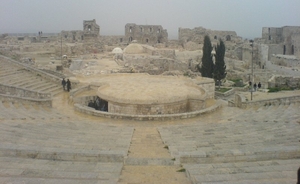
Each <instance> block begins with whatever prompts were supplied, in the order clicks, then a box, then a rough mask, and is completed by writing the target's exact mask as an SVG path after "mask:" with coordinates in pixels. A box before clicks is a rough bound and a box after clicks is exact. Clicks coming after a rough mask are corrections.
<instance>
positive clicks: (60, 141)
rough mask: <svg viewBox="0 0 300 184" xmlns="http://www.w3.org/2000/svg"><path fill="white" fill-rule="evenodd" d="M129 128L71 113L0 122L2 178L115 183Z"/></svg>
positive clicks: (129, 131)
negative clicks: (81, 118) (64, 116)
mask: <svg viewBox="0 0 300 184" xmlns="http://www.w3.org/2000/svg"><path fill="white" fill-rule="evenodd" d="M132 133H133V128H130V127H117V126H111V125H99V124H98V123H95V122H93V123H89V122H87V121H77V120H75V119H62V120H60V119H54V120H51V121H50V120H41V119H35V120H30V121H24V120H14V121H12V120H2V121H1V123H0V142H1V144H0V183H107V184H110V183H117V181H118V180H119V177H120V174H121V170H122V167H123V160H124V157H125V156H126V155H127V152H128V149H129V145H130V140H131V136H132Z"/></svg>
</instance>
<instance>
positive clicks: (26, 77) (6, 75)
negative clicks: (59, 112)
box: [0, 57, 62, 96]
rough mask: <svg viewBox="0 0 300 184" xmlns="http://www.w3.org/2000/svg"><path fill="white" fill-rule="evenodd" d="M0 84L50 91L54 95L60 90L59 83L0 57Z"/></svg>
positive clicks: (43, 91)
mask: <svg viewBox="0 0 300 184" xmlns="http://www.w3.org/2000/svg"><path fill="white" fill-rule="evenodd" d="M0 67H1V70H0V84H4V85H9V86H15V87H19V88H23V89H27V90H32V91H37V92H42V93H51V94H52V96H55V95H57V94H59V93H61V92H62V87H61V85H60V84H58V83H55V82H53V81H51V80H49V79H46V78H45V77H42V75H40V74H34V73H32V72H30V71H28V70H27V69H26V68H24V67H22V66H20V65H18V64H16V63H13V62H9V61H8V60H5V59H3V58H1V57H0Z"/></svg>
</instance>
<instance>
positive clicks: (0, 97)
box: [0, 94, 52, 107]
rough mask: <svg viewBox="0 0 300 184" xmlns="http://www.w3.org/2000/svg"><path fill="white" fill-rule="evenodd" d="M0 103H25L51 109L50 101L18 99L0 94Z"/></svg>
mask: <svg viewBox="0 0 300 184" xmlns="http://www.w3.org/2000/svg"><path fill="white" fill-rule="evenodd" d="M0 101H2V102H5V101H6V102H14V103H20V102H21V103H26V104H34V105H44V106H47V107H52V99H50V98H48V99H36V98H27V97H18V96H11V95H4V94H0Z"/></svg>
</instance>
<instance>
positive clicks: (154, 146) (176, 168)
mask: <svg viewBox="0 0 300 184" xmlns="http://www.w3.org/2000/svg"><path fill="white" fill-rule="evenodd" d="M0 66H1V67H0V68H1V69H0V84H1V88H2V89H1V95H0V97H1V102H0V127H1V128H0V131H1V134H0V140H1V144H0V183H30V184H32V183H49V184H50V183H72V184H76V183H95V184H96V183H99V184H100V183H101V184H114V183H116V184H117V183H118V184H134V183H153V184H154V183H155V184H159V183H161V184H163V183H164V184H165V183H173V184H185V183H186V184H188V183H189V184H190V183H193V184H196V183H197V184H215V183H219V184H229V183H230V184H245V183H249V184H250V183H251V184H252V183H258V184H262V183H264V184H268V183H270V184H271V183H272V184H274V183H280V184H283V183H289V184H290V183H296V180H297V179H296V178H297V169H298V168H299V166H300V133H299V132H300V113H299V108H300V103H299V101H298V102H297V101H294V102H289V103H281V104H280V105H279V104H278V105H276V104H274V105H272V104H270V105H265V106H261V107H248V108H244V109H242V108H237V107H229V106H227V103H226V102H225V101H223V108H221V109H218V110H217V111H215V112H212V113H210V114H204V115H201V116H198V117H194V118H191V119H184V120H182V119H181V120H168V121H151V122H148V121H133V120H115V119H109V118H103V117H93V116H89V115H86V114H82V113H79V112H76V111H74V106H73V102H72V101H71V100H70V98H69V93H67V92H64V91H63V90H62V87H61V85H60V80H61V76H56V75H55V73H52V74H50V73H47V72H45V71H42V70H38V69H35V68H31V67H29V66H26V65H23V64H21V63H18V62H16V61H14V60H12V59H9V58H6V57H2V56H1V59H0ZM46 75H47V76H50V77H45V76H46ZM4 88H5V89H6V90H3V89H4ZM24 89H26V92H24V91H25V90H24ZM18 90H19V91H18ZM3 91H6V93H3ZM16 91H18V92H16ZM22 92H23V93H26V94H23V93H22ZM25 96H26V97H25ZM33 101H34V103H33Z"/></svg>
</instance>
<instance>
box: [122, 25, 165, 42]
mask: <svg viewBox="0 0 300 184" xmlns="http://www.w3.org/2000/svg"><path fill="white" fill-rule="evenodd" d="M125 40H127V42H128V43H131V42H132V41H133V40H137V41H138V43H142V44H156V43H164V42H167V41H168V32H167V30H166V29H163V27H162V26H161V25H136V24H133V23H128V24H126V25H125Z"/></svg>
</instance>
